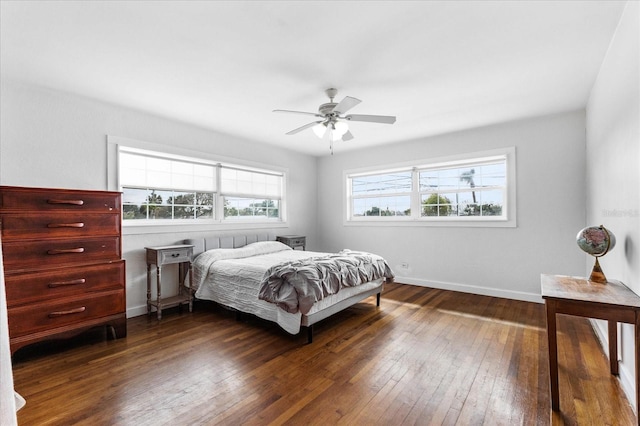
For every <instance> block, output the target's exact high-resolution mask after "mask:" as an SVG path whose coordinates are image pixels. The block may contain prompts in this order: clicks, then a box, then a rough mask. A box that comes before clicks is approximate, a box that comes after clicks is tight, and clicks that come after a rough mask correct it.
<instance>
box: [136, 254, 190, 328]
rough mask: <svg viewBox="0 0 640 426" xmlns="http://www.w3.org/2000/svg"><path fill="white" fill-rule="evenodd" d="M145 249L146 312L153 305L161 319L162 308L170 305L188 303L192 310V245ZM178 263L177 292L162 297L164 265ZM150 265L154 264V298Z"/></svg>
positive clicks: (149, 311)
mask: <svg viewBox="0 0 640 426" xmlns="http://www.w3.org/2000/svg"><path fill="white" fill-rule="evenodd" d="M145 250H147V314H151V307H152V306H155V307H156V310H157V314H158V319H162V309H163V308H168V307H171V306H176V305H177V306H182V305H183V304H184V305H186V304H188V305H189V312H191V311H192V310H193V296H192V292H191V285H192V284H193V270H192V268H191V258H192V257H193V246H192V245H183V244H181V245H175V246H163V247H145ZM173 264H175V265H178V276H179V278H178V294H177V295H176V296H171V297H166V298H164V299H163V298H162V292H161V279H162V267H163V266H164V265H173ZM151 265H155V266H156V285H157V290H156V291H157V293H156V299H155V300H152V299H151ZM187 272H188V274H189V286H188V287H186V288H185V278H186V275H187Z"/></svg>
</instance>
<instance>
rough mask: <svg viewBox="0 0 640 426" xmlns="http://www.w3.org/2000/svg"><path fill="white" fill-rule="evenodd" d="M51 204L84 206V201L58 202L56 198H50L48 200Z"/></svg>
mask: <svg viewBox="0 0 640 426" xmlns="http://www.w3.org/2000/svg"><path fill="white" fill-rule="evenodd" d="M47 203H49V204H67V205H71V206H81V205H83V204H84V201H83V200H56V199H54V198H50V199H48V200H47Z"/></svg>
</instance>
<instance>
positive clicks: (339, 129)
mask: <svg viewBox="0 0 640 426" xmlns="http://www.w3.org/2000/svg"><path fill="white" fill-rule="evenodd" d="M348 131H349V126H348V125H347V123H344V122H342V121H336V122H335V123H333V133H334V134H337V135H338V139H341V138H342V136H344V134H345V133H347V132H348Z"/></svg>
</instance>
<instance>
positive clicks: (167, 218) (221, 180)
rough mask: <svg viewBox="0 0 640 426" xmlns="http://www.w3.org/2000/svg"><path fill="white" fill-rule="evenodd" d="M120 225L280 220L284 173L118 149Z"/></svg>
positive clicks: (121, 147) (151, 152) (137, 150)
mask: <svg viewBox="0 0 640 426" xmlns="http://www.w3.org/2000/svg"><path fill="white" fill-rule="evenodd" d="M118 172H119V186H120V190H121V191H122V193H123V197H122V200H123V202H122V203H123V220H124V223H125V224H126V223H136V224H144V223H154V224H158V223H177V222H180V223H223V222H225V221H237V220H249V221H253V222H264V221H282V204H283V192H284V191H283V186H284V173H282V172H277V171H270V170H262V169H257V168H251V167H245V166H240V165H234V164H227V163H220V162H215V161H207V160H200V159H196V158H191V157H185V156H177V155H171V154H165V153H159V152H154V151H147V150H141V149H136V148H130V147H124V146H119V147H118Z"/></svg>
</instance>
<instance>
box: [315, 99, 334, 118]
mask: <svg viewBox="0 0 640 426" xmlns="http://www.w3.org/2000/svg"><path fill="white" fill-rule="evenodd" d="M336 105H338V104H337V103H335V102H327V103H326V104H322V105H320V107H319V108H318V112H320V114H322V115H324V116H327V115H330V114H332V113H333V109H334V108H335V107H336Z"/></svg>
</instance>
